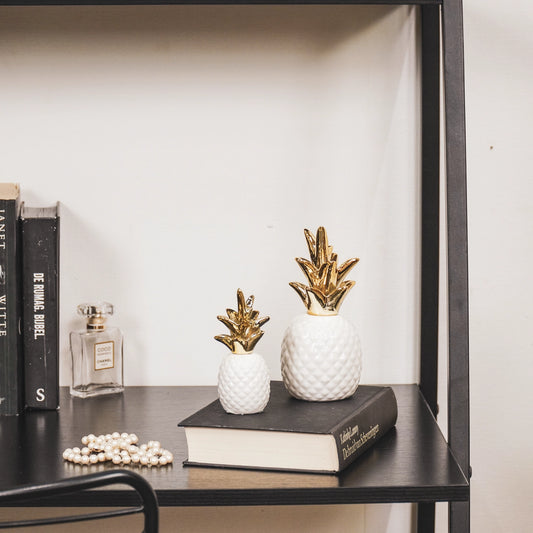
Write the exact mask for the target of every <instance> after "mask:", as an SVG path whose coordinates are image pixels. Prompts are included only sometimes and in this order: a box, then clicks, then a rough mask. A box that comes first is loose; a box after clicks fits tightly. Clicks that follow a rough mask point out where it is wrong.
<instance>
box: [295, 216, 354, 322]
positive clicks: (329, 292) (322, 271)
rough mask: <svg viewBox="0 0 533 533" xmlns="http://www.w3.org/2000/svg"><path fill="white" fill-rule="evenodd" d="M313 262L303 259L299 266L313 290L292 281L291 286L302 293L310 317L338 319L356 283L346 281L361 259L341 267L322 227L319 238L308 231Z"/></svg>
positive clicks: (308, 244)
mask: <svg viewBox="0 0 533 533" xmlns="http://www.w3.org/2000/svg"><path fill="white" fill-rule="evenodd" d="M304 233H305V238H306V240H307V247H308V248H309V255H310V257H311V261H309V260H307V259H303V258H301V257H299V258H298V257H297V258H296V262H297V263H298V265H299V266H300V268H301V269H302V271H303V273H304V274H305V276H306V277H307V280H308V281H309V286H307V285H304V284H303V283H298V282H296V281H292V282H291V283H289V285H290V286H291V287H292V288H293V289H294V290H295V291H296V292H297V293H298V296H300V298H301V299H302V301H303V303H304V304H305V306H306V307H307V312H308V313H309V314H310V315H319V316H324V315H336V314H338V312H339V308H340V306H341V304H342V302H343V301H344V298H345V297H346V294H348V291H349V290H350V289H351V288H352V287H353V286H354V285H355V281H343V280H344V278H345V277H346V275H347V274H348V272H349V271H350V270H351V269H352V267H354V266H355V265H356V264H357V263H358V262H359V258H353V259H348V260H347V261H345V262H344V263H342V265H341V266H340V267H337V254H334V253H333V247H332V246H330V245H329V244H328V235H327V233H326V230H325V229H324V227H322V226H320V227H319V228H318V230H317V232H316V238H315V236H314V235H313V234H312V233H311V232H310V231H309V230H308V229H306V230H304Z"/></svg>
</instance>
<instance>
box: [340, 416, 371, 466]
mask: <svg viewBox="0 0 533 533" xmlns="http://www.w3.org/2000/svg"><path fill="white" fill-rule="evenodd" d="M378 433H379V424H376V425H375V426H370V429H369V430H368V431H367V432H366V433H365V432H364V431H363V432H362V433H361V435H360V436H359V438H358V439H357V440H356V439H355V438H349V439H348V440H345V441H344V442H343V441H342V433H341V443H342V444H344V443H346V446H343V447H342V458H343V459H348V457H350V455H353V454H354V453H355V452H356V451H357V450H358V449H359V448H361V446H363V445H364V444H365V443H366V442H368V441H369V440H370V439H375V438H376V437H377V435H378Z"/></svg>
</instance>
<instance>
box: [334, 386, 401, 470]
mask: <svg viewBox="0 0 533 533" xmlns="http://www.w3.org/2000/svg"><path fill="white" fill-rule="evenodd" d="M397 418H398V404H397V403H396V396H395V395H394V391H393V390H392V389H391V388H390V387H386V388H384V389H383V390H382V391H380V392H379V393H378V395H377V396H376V397H374V398H371V399H370V400H369V401H368V402H367V403H366V404H365V405H363V406H362V407H361V409H360V410H358V411H357V412H356V413H355V414H354V416H353V417H352V418H350V419H349V420H345V421H343V423H342V424H339V425H338V426H337V427H336V428H335V429H334V431H333V436H334V437H335V443H336V444H337V452H338V454H339V471H341V470H344V469H345V468H346V467H347V466H348V465H350V464H351V463H353V462H354V461H355V459H357V457H359V456H360V455H361V454H362V453H364V452H365V451H366V450H367V449H368V448H370V447H371V446H372V445H373V444H374V443H375V442H377V441H378V440H379V439H380V438H381V437H382V436H383V435H385V433H387V431H389V430H390V429H391V428H392V427H393V426H394V425H395V424H396V419H397Z"/></svg>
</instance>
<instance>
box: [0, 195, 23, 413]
mask: <svg viewBox="0 0 533 533" xmlns="http://www.w3.org/2000/svg"><path fill="white" fill-rule="evenodd" d="M17 211H18V201H17V200H6V199H0V415H17V414H19V413H21V412H22V410H23V409H24V377H23V370H24V368H23V366H24V365H23V361H22V352H21V342H20V331H19V320H20V284H19V265H18V261H19V251H18V246H19V242H18V241H19V239H18V237H19V236H18V228H17V223H18V212H17Z"/></svg>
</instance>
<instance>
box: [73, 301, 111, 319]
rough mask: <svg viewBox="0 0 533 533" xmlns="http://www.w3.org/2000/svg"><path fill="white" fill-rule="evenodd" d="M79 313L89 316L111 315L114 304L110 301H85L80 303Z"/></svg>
mask: <svg viewBox="0 0 533 533" xmlns="http://www.w3.org/2000/svg"><path fill="white" fill-rule="evenodd" d="M78 314H80V315H82V316H85V317H87V318H90V317H107V316H111V315H112V314H113V304H110V303H109V302H97V303H83V304H80V305H78Z"/></svg>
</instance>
